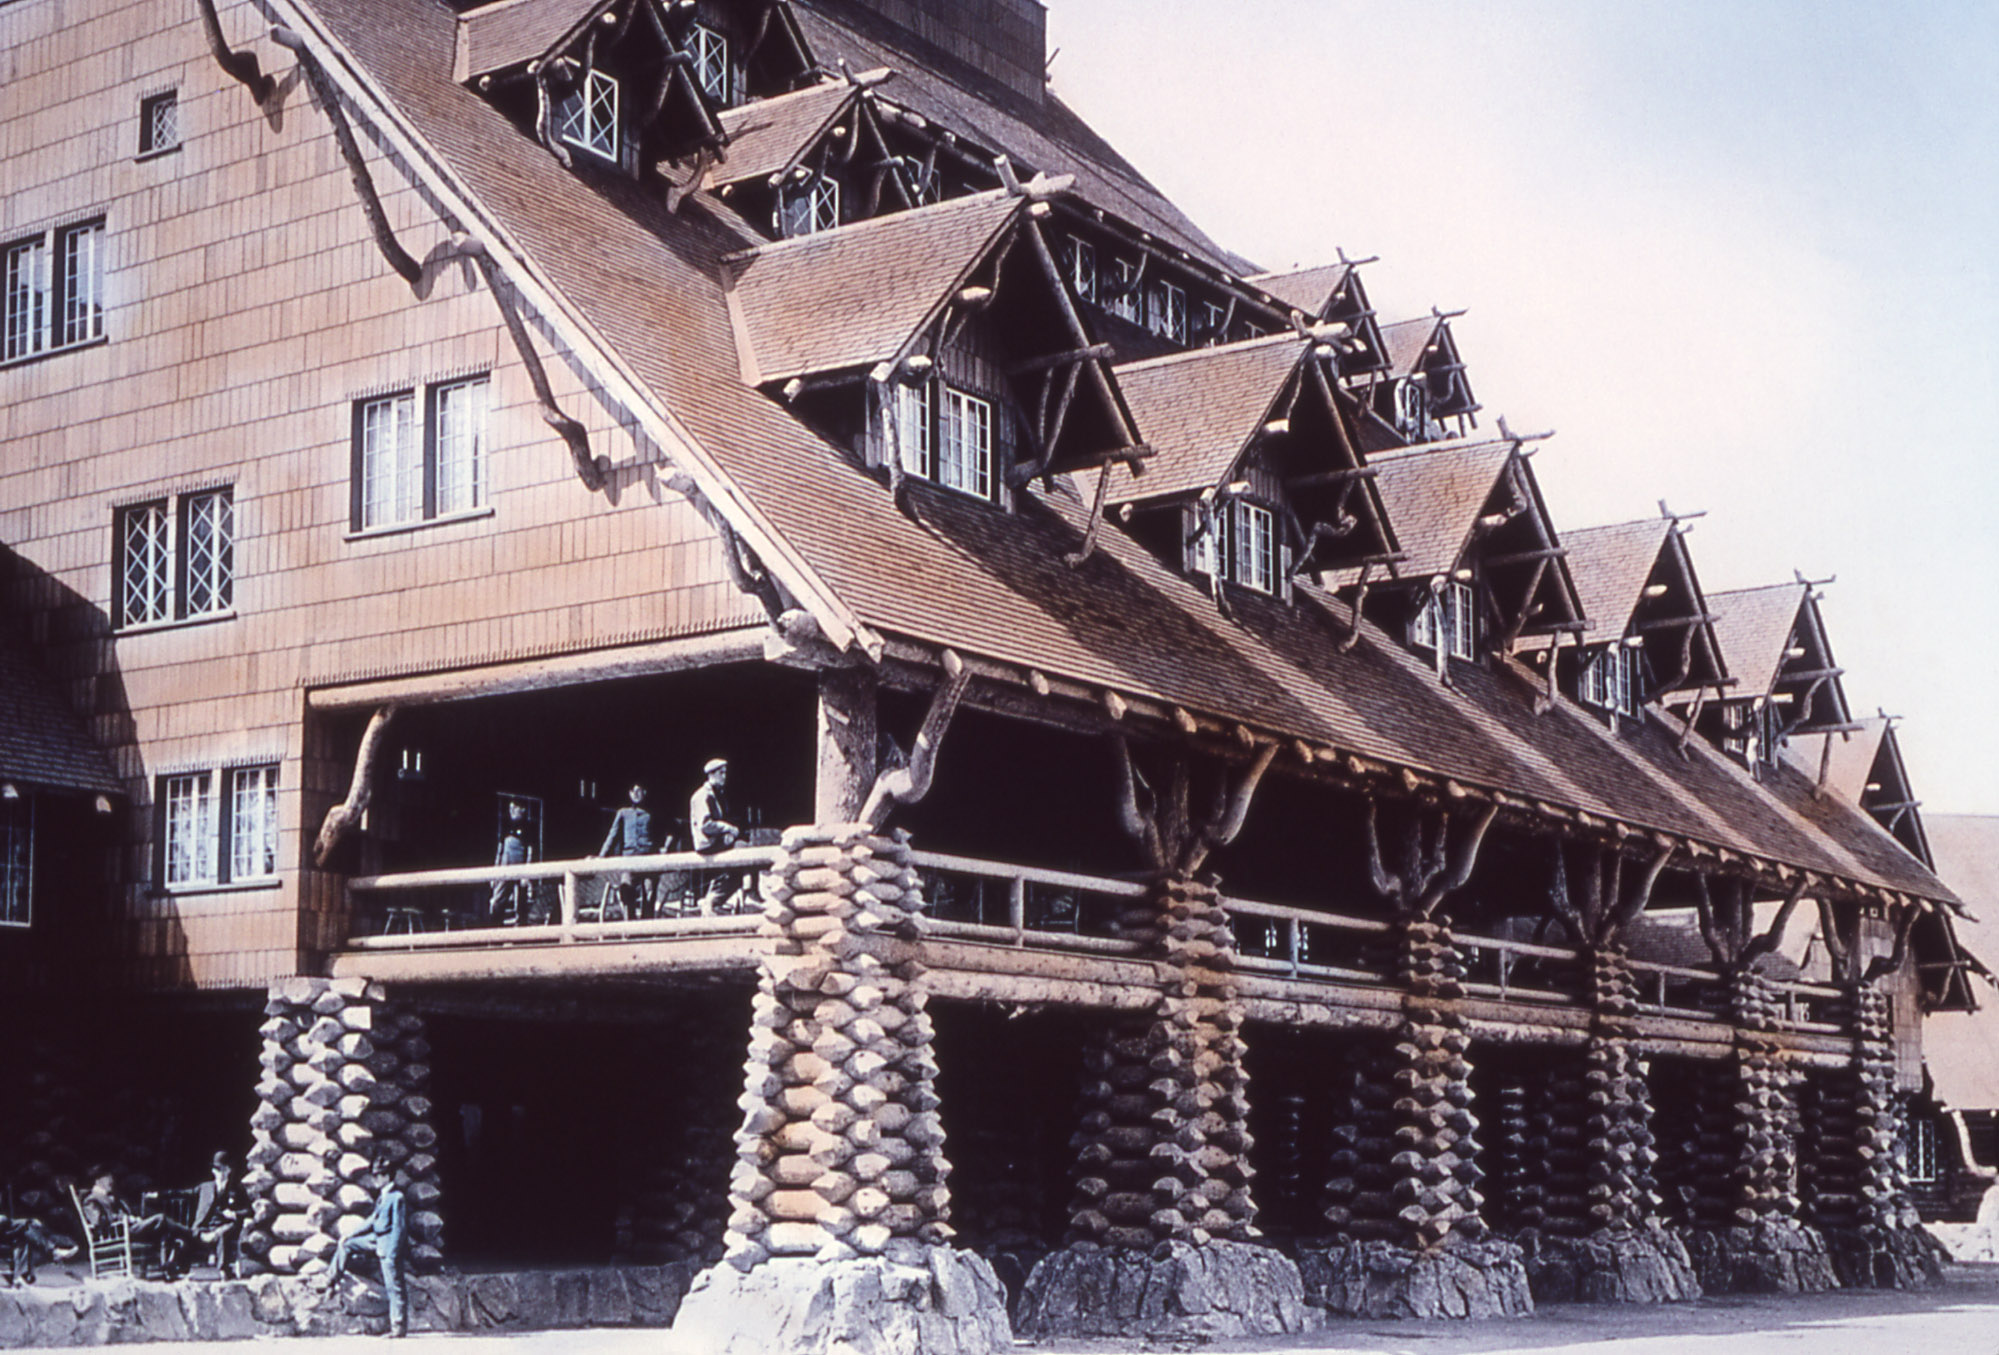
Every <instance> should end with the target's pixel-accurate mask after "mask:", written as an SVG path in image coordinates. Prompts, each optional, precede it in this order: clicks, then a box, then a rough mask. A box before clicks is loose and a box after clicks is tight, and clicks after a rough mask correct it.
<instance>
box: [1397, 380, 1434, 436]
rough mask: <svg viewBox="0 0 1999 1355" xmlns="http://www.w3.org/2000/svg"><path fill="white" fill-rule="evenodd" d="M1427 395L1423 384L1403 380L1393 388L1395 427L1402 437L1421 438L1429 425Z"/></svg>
mask: <svg viewBox="0 0 1999 1355" xmlns="http://www.w3.org/2000/svg"><path fill="white" fill-rule="evenodd" d="M1429 405H1430V401H1429V395H1428V392H1426V391H1425V390H1424V389H1423V383H1422V382H1420V381H1416V380H1414V379H1410V380H1405V381H1402V382H1400V383H1399V384H1397V386H1396V387H1395V427H1396V429H1397V431H1399V432H1400V433H1401V434H1402V435H1403V436H1404V437H1409V438H1417V439H1420V438H1422V437H1423V434H1424V430H1425V428H1426V427H1427V426H1428V424H1429V419H1430V412H1429Z"/></svg>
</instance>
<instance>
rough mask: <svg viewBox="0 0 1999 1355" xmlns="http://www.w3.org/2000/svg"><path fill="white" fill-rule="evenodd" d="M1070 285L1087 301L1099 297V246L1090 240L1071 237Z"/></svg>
mask: <svg viewBox="0 0 1999 1355" xmlns="http://www.w3.org/2000/svg"><path fill="white" fill-rule="evenodd" d="M1068 262H1069V287H1070V290H1072V291H1074V292H1075V293H1076V295H1077V296H1078V297H1081V298H1082V299H1083V300H1085V301H1095V300H1096V299H1097V247H1096V246H1095V245H1093V244H1091V243H1090V242H1089V241H1088V240H1084V239H1080V238H1078V237H1075V236H1071V237H1070V238H1069V260H1068Z"/></svg>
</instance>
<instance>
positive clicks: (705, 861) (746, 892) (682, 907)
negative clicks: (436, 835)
mask: <svg viewBox="0 0 1999 1355" xmlns="http://www.w3.org/2000/svg"><path fill="white" fill-rule="evenodd" d="M776 855H777V852H776V849H775V848H770V847H744V848H738V849H736V850H734V851H727V852H716V853H713V854H711V855H703V854H701V853H698V852H671V853H664V854H661V855H658V856H614V857H587V858H583V859H580V860H574V861H539V862H536V863H534V864H532V865H525V866H471V867H466V868H463V869H458V870H422V871H405V872H401V873H397V874H393V875H367V876H358V877H356V878H354V879H351V880H349V881H348V882H347V892H348V898H349V900H350V903H351V911H352V915H353V925H352V927H351V929H350V935H349V940H348V945H349V946H350V947H351V948H352V949H355V950H422V949H439V948H456V947H468V946H491V945H529V944H548V943H563V944H566V943H571V942H578V941H586V942H587V941H607V940H619V941H625V940H634V939H641V938H647V937H672V936H712V935H718V934H720V935H726V934H742V935H750V934H753V933H754V932H755V931H756V928H757V921H758V916H759V905H758V902H757V886H756V880H757V877H758V875H760V874H761V872H762V871H763V870H764V869H765V868H766V867H767V866H769V865H770V863H771V862H772V861H773V860H774V859H775V858H776ZM722 873H729V874H738V875H741V876H742V877H743V879H744V884H743V887H742V889H741V890H740V891H739V892H737V893H735V894H734V895H733V897H732V898H730V899H728V900H725V901H724V906H723V907H722V908H721V909H719V910H711V909H710V907H709V905H708V904H707V903H706V901H705V899H704V898H703V892H704V891H703V886H704V885H705V883H706V882H707V881H708V880H711V879H713V878H714V877H715V876H716V875H718V874H722ZM628 876H653V877H656V893H655V898H656V903H655V907H656V909H657V910H658V911H657V913H656V915H655V916H653V917H650V918H640V917H633V916H631V915H630V912H631V908H630V905H629V903H623V904H621V902H620V900H619V892H618V886H619V885H620V884H621V883H623V882H624V880H625V878H626V877H628ZM496 885H507V886H509V887H511V888H512V889H513V890H514V897H513V899H512V903H513V906H514V908H515V911H516V916H517V919H518V920H517V921H516V922H514V923H511V924H508V923H503V922H502V921H500V920H499V919H498V918H495V917H494V916H492V915H491V912H490V910H489V905H490V903H491V901H492V900H493V897H494V893H495V890H494V887H495V886H496Z"/></svg>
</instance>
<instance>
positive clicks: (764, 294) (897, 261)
mask: <svg viewBox="0 0 1999 1355" xmlns="http://www.w3.org/2000/svg"><path fill="white" fill-rule="evenodd" d="M1021 205H1022V200H1021V199H1020V198H1017V197H1014V196H1012V195H1010V194H1009V193H1007V192H1006V190H1004V189H994V190H993V191H991V192H989V193H980V194H976V195H974V196H972V197H966V198H956V199H953V200H952V201H950V202H944V203H939V204H937V205H935V206H931V207H925V208H923V209H921V210H919V211H914V212H898V213H895V214H894V215H891V216H884V217H876V218H874V219H873V220H871V221H862V222H858V223H856V224H855V225H852V226H848V227H846V228H845V229H843V230H837V231H825V232H822V233H820V234H817V235H806V236H800V237H799V238H797V239H795V240H780V241H778V242H777V243H775V244H769V245H764V246H763V247H761V248H760V249H757V250H755V251H754V252H752V253H751V254H750V255H748V256H747V259H746V263H745V266H744V268H743V272H742V276H741V277H740V278H739V279H738V280H737V282H736V288H735V292H734V294H733V304H734V305H735V306H736V307H737V309H738V311H739V312H740V314H741V317H742V325H743V333H744V335H745V336H746V338H747V340H748V344H749V348H750V352H749V353H747V354H745V355H744V362H743V370H744V371H745V372H746V373H752V372H753V373H754V374H755V375H754V379H755V380H756V381H758V382H769V381H776V380H782V379H784V378H786V377H792V376H798V375H801V374H805V373H811V372H832V371H840V370H843V369H847V368H852V367H865V366H872V365H873V364H875V363H877V362H880V361H882V360H883V359H885V358H889V357H893V356H894V355H895V354H896V352H897V351H898V350H899V349H900V348H901V347H902V346H903V345H904V344H905V343H907V342H908V341H909V339H911V338H912V337H914V336H915V335H916V334H917V333H918V332H919V331H921V330H922V328H923V326H924V324H925V322H926V321H928V320H929V319H930V318H931V317H932V316H933V315H934V314H936V312H937V311H938V309H939V308H941V307H942V306H943V305H944V303H945V302H946V301H947V300H949V298H950V296H951V293H952V292H953V291H954V290H955V289H956V286H957V285H958V283H959V282H960V280H961V279H963V278H964V277H965V276H966V274H968V273H969V272H970V271H971V269H972V267H973V266H974V265H975V264H977V263H978V261H979V260H980V258H982V257H983V256H984V254H985V253H986V250H987V249H988V248H989V247H990V246H991V245H992V244H993V242H994V240H995V239H996V238H997V237H998V235H999V232H1000V231H1001V230H1002V229H1003V228H1004V227H1005V226H1006V224H1007V223H1008V222H1009V221H1011V220H1012V219H1013V217H1014V214H1015V213H1016V212H1017V211H1019V210H1020V207H1021Z"/></svg>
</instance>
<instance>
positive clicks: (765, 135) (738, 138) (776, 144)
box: [707, 80, 861, 187]
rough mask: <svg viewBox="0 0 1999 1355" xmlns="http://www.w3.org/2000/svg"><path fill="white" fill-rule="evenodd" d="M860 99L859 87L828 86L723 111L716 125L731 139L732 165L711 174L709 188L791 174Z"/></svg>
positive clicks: (725, 163)
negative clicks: (785, 170)
mask: <svg viewBox="0 0 1999 1355" xmlns="http://www.w3.org/2000/svg"><path fill="white" fill-rule="evenodd" d="M860 97H861V87H860V86H859V85H854V84H849V83H848V82H847V81H844V80H826V81H822V82H820V83H819V84H816V85H812V86H810V87H808V88H806V89H801V90H798V91H796V92H794V93H791V94H780V95H778V96H776V97H775V98H770V99H757V100H754V101H752V102H750V103H746V104H743V105H741V106H740V107H737V108H725V109H723V110H722V112H721V113H720V114H719V115H718V119H717V120H718V121H719V122H720V123H721V124H722V130H723V131H724V132H725V133H727V134H728V137H729V147H728V159H726V160H724V161H722V162H720V163H718V164H716V165H715V166H714V168H712V169H711V170H710V171H709V172H708V179H707V182H708V185H709V186H710V187H718V186H720V185H722V184H727V183H747V182H749V181H750V180H752V179H767V178H769V177H770V176H771V175H773V174H776V173H779V172H781V171H782V170H784V169H786V168H788V167H789V166H790V165H791V164H792V163H793V162H794V161H796V160H797V159H798V158H799V156H801V155H803V154H804V153H805V152H806V151H807V150H808V149H810V147H811V146H812V145H813V144H814V143H815V142H817V141H818V140H819V138H820V137H822V136H823V135H825V133H826V130H827V129H828V128H829V127H831V126H832V125H833V123H834V122H835V121H836V120H837V119H838V118H839V117H841V115H843V114H844V113H845V112H846V111H847V109H848V107H849V106H851V105H852V104H853V103H854V102H855V101H856V100H857V99H859V98H860Z"/></svg>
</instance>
